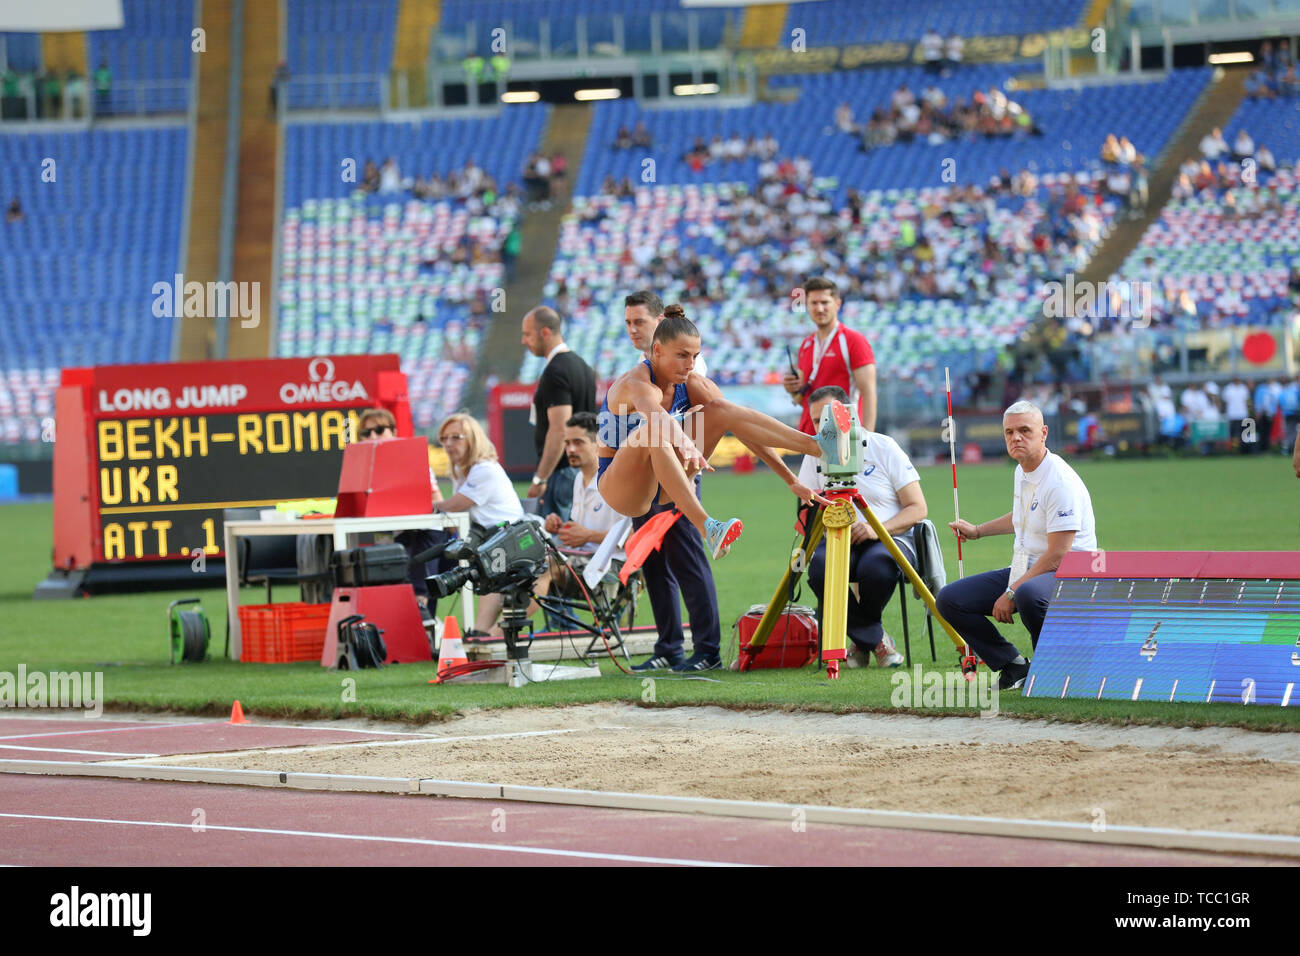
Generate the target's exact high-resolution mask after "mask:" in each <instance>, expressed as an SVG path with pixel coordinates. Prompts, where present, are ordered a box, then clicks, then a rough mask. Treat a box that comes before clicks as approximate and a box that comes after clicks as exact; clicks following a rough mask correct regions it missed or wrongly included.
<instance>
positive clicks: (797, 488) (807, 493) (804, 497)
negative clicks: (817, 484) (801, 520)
mask: <svg viewBox="0 0 1300 956" xmlns="http://www.w3.org/2000/svg"><path fill="white" fill-rule="evenodd" d="M790 490H791V491H792V492H794V496H795V497H796V498H798V499H799V500H800V501H802V502H804V503H805V504H811V503H813V502H814V501H815V502H816V503H817V504H819V505H821V506H822V507H824V508H827V507H830V503H831V500H830V499H829V498H824V497H822V496H821V495H819V494H817V492H815V491H813V490H812V489H811V488H809V487H808V486H807V485H805V484H804V483H803V482H802V481H798V480H796V481H795V483H794V484H792V485H791V486H790Z"/></svg>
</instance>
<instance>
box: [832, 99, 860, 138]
mask: <svg viewBox="0 0 1300 956" xmlns="http://www.w3.org/2000/svg"><path fill="white" fill-rule="evenodd" d="M835 125H836V127H838V128H839V131H840V132H841V133H852V132H853V131H854V130H855V129H856V128H857V127H856V126H855V125H854V123H853V107H851V106H850V105H849V103H848V100H845V101H844V102H842V103H840V105H839V106H837V107H835Z"/></svg>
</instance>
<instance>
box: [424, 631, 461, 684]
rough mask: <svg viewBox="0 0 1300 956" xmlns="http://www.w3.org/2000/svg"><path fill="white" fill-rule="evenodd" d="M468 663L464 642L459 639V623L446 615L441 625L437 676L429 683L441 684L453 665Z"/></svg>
mask: <svg viewBox="0 0 1300 956" xmlns="http://www.w3.org/2000/svg"><path fill="white" fill-rule="evenodd" d="M467 664H469V658H467V657H466V656H465V644H464V642H463V641H461V639H460V625H459V624H457V623H456V618H455V617H453V616H452V615H450V614H449V615H447V619H446V620H445V621H444V622H443V625H442V648H441V650H439V651H438V676H437V677H435V678H434V679H433V680H431V681H429V683H430V684H441V683H442V681H443V678H444V677H446V676H447V672H448V671H450V670H451V669H452V668H453V667H456V666H464V665H467Z"/></svg>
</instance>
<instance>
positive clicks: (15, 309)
mask: <svg viewBox="0 0 1300 956" xmlns="http://www.w3.org/2000/svg"><path fill="white" fill-rule="evenodd" d="M47 159H53V160H54V166H53V167H43V165H42V164H43V163H44V162H45V161H46V160H47ZM186 159H187V149H186V130H185V129H184V127H172V128H159V129H134V130H121V131H113V132H109V131H105V130H94V131H91V132H88V133H87V132H80V133H35V134H28V133H11V134H5V135H2V136H0V196H4V197H5V204H6V205H7V203H8V201H9V200H10V199H12V198H14V197H17V198H18V200H19V201H20V202H21V203H22V207H23V210H24V218H23V219H22V220H21V221H18V222H13V223H3V224H0V289H3V307H2V308H0V372H2V373H3V375H4V377H5V383H4V384H3V385H0V418H3V419H5V420H6V422H5V425H4V429H5V432H4V437H3V440H4V441H6V442H13V441H19V440H23V441H36V440H39V419H40V418H41V417H42V416H44V415H46V414H48V413H49V408H50V405H49V403H50V401H51V400H52V395H53V391H52V390H53V388H54V387H55V386H56V385H57V384H58V370H59V368H60V367H64V366H83V365H94V364H97V363H99V364H106V363H112V362H157V361H166V360H167V359H168V358H169V357H170V354H171V342H172V322H171V320H170V319H167V318H155V317H154V314H153V304H154V301H155V298H156V296H155V294H154V293H153V291H152V289H153V285H154V283H156V282H167V283H171V282H172V281H173V279H174V276H175V274H176V273H177V272H179V271H181V268H180V255H181V250H180V238H181V237H180V231H181V222H182V220H183V218H184V208H185V170H186ZM43 168H50V169H52V171H53V175H54V177H55V178H54V180H53V181H52V182H44V181H42V178H41V170H42V169H43Z"/></svg>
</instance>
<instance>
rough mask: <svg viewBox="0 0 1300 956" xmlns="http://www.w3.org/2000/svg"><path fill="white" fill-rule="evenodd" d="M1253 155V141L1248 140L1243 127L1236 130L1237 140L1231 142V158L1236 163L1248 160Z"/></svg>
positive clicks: (1248, 137) (1248, 136)
mask: <svg viewBox="0 0 1300 956" xmlns="http://www.w3.org/2000/svg"><path fill="white" fill-rule="evenodd" d="M1254 155H1255V141H1254V140H1253V139H1251V138H1250V134H1249V133H1248V132H1246V129H1245V127H1242V128H1241V129H1239V130H1237V138H1236V139H1234V140H1233V141H1232V158H1233V159H1236V160H1238V161H1240V160H1243V159H1250V158H1252V157H1253V156H1254Z"/></svg>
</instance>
